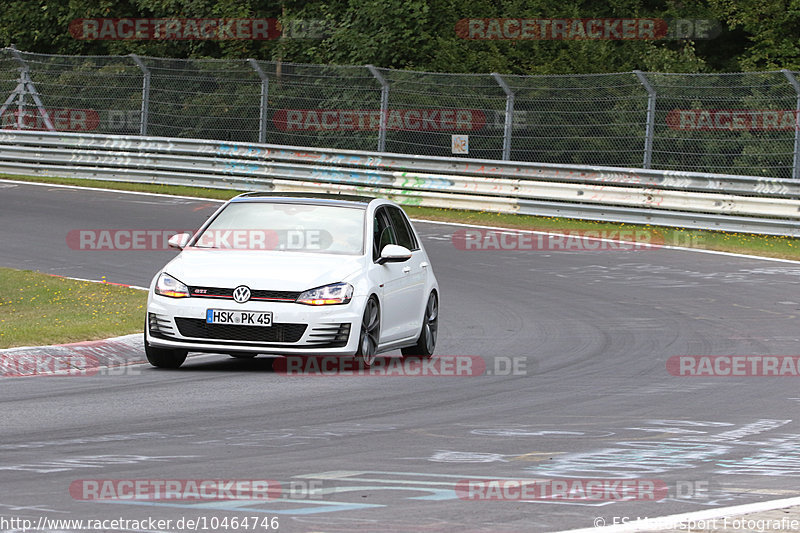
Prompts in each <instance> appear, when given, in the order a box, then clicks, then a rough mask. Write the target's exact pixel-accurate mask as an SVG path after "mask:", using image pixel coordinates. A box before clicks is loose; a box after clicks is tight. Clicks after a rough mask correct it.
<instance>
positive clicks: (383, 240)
mask: <svg viewBox="0 0 800 533" xmlns="http://www.w3.org/2000/svg"><path fill="white" fill-rule="evenodd" d="M372 232H373V237H372V260H373V261H374V260H376V259H378V257H380V255H381V250H383V247H384V246H386V245H387V244H397V237H395V234H394V231H393V229H392V226H391V224H389V219H388V217H387V216H386V210H385V209H383V208H380V209H378V210H377V211H375V219H374V220H373V226H372Z"/></svg>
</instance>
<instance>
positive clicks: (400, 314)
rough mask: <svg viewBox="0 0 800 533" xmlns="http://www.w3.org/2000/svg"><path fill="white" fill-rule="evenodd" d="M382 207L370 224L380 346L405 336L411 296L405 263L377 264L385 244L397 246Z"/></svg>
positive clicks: (384, 208) (409, 271)
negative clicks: (378, 297) (378, 307)
mask: <svg viewBox="0 0 800 533" xmlns="http://www.w3.org/2000/svg"><path fill="white" fill-rule="evenodd" d="M386 208H387V207H386V206H382V207H379V208H378V209H377V210H376V211H375V218H374V220H373V245H372V260H373V265H372V269H373V271H374V272H375V275H376V277H377V279H378V280H379V281H380V284H379V290H380V291H381V300H382V304H383V305H382V307H381V338H380V342H381V344H385V343H387V342H393V341H396V340H399V339H402V338H404V337H407V336H408V335H409V333H408V328H409V325H408V309H407V308H408V306H409V302H410V300H411V293H412V292H413V288H412V284H413V280H412V278H411V276H409V274H410V273H411V270H410V269H409V265H408V264H407V263H408V261H406V262H402V263H384V264H382V265H379V264H378V263H377V261H378V258H379V257H380V252H381V250H382V249H383V247H384V246H386V245H387V244H398V242H397V235H396V234H395V230H394V227H392V224H391V219H390V218H389V215H388V213H387V212H386Z"/></svg>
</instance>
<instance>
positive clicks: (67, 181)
mask: <svg viewBox="0 0 800 533" xmlns="http://www.w3.org/2000/svg"><path fill="white" fill-rule="evenodd" d="M0 179H14V180H21V181H31V182H39V183H42V182H44V183H57V184H63V185H77V186H83V187H98V188H103V189H115V190H126V191H139V192H155V193H161V194H173V195H180V196H194V197H202V198H214V199H220V200H227V199H229V198H232V197H234V196H236V195H237V194H241V193H242V192H246V191H236V190H228V189H204V188H198V187H184V186H176V185H151V184H145V183H124V182H112V181H99V180H87V179H77V178H49V177H48V178H43V177H29V176H9V175H2V174H0ZM403 207H404V209H405V210H406V212H407V213H408V214H409V216H411V217H412V218H418V219H425V220H438V221H444V222H460V223H466V224H478V225H482V226H502V227H507V228H516V229H529V230H542V231H553V232H564V231H602V232H614V231H619V230H634V231H636V230H640V231H647V232H651V233H652V234H655V235H657V237H656V239H657V242H659V243H663V244H666V245H670V246H685V247H688V248H702V249H707V250H718V251H723V252H733V253H740V254H750V255H759V256H764V257H776V258H781V259H795V260H800V239H797V238H794V237H775V236H769V235H753V234H747V233H728V232H724V231H704V230H691V229H683V228H669V227H655V226H650V225H646V226H641V225H633V224H621V223H612V222H594V221H591V220H575V219H568V218H557V217H536V216H530V215H515V214H497V213H487V212H483V211H464V210H458V209H436V208H431V207H416V206H403Z"/></svg>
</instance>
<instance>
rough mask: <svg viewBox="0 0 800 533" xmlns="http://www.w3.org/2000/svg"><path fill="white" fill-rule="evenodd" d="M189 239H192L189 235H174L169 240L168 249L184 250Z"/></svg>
mask: <svg viewBox="0 0 800 533" xmlns="http://www.w3.org/2000/svg"><path fill="white" fill-rule="evenodd" d="M191 238H192V234H191V233H176V234H175V235H173V236H172V237H170V238H169V240H168V241H167V244H169V247H170V248H177V249H178V250H183V249H184V248H186V245H187V244H189V239H191ZM162 242H163V241H162Z"/></svg>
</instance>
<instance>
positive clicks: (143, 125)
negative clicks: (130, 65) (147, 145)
mask: <svg viewBox="0 0 800 533" xmlns="http://www.w3.org/2000/svg"><path fill="white" fill-rule="evenodd" d="M130 57H131V59H133V62H134V63H136V66H138V67H139V68H140V69H142V110H141V117H139V135H147V119H148V118H149V117H148V115H149V114H150V69H148V68H147V65H145V64H144V62H143V61H142V60H141V59H139V56H137V55H136V54H131V56H130Z"/></svg>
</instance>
